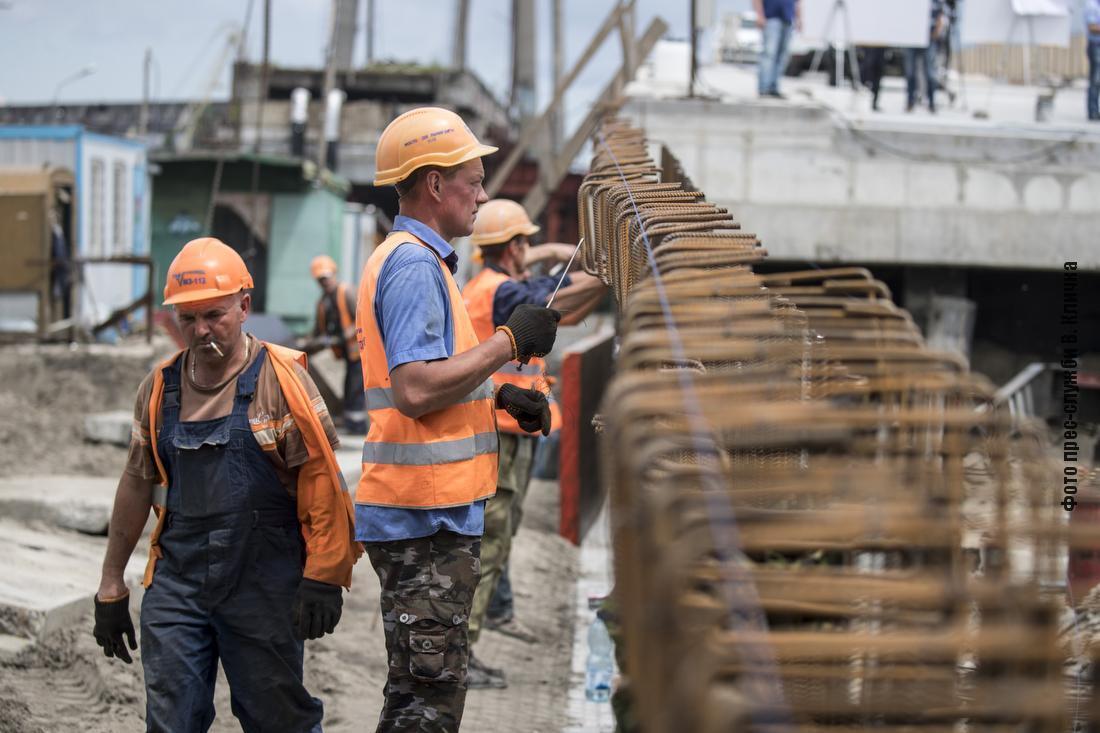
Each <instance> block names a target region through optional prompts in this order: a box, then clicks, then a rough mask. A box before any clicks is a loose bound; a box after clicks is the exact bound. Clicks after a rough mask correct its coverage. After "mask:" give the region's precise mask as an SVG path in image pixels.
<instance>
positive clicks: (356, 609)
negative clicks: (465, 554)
mask: <svg viewBox="0 0 1100 733" xmlns="http://www.w3.org/2000/svg"><path fill="white" fill-rule="evenodd" d="M173 350H174V347H173V345H172V344H171V342H170V341H168V340H167V339H163V338H158V340H156V341H154V343H153V344H152V345H151V346H150V345H147V344H145V343H144V342H143V341H136V342H132V343H126V344H122V345H118V346H103V345H90V346H89V345H81V346H76V347H72V348H70V347H68V346H65V345H50V346H32V345H21V346H7V347H0V414H3V415H4V421H3V422H2V423H0V471H2V472H3V473H4V474H5V475H8V476H16V475H58V474H77V475H88V476H112V477H113V476H118V475H119V474H120V473H121V471H122V467H123V463H124V461H125V457H126V449H125V448H123V447H120V446H113V445H105V444H93V443H88V442H86V441H85V440H84V433H83V425H84V416H85V415H87V414H89V413H93V412H101V411H108V410H127V411H129V410H132V409H133V400H134V394H135V392H136V389H137V387H138V384H139V383H140V382H141V379H142V378H143V377H144V376H145V375H146V374H147V373H148V371H149V369H151V368H152V367H153V365H154V364H156V363H157V362H158V361H159V360H161V359H163V358H165V357H166V356H168V355H170V354H171V353H172V352H173ZM312 361H313V362H314V364H315V365H316V366H318V367H320V368H321V372H322V373H323V374H324V375H325V377H326V379H328V380H329V381H330V382H331V383H333V384H334V385H336V386H338V385H340V384H341V382H342V379H343V376H342V369H341V365H339V364H336V363H335V361H334V360H332V359H330V358H327V357H326V355H325V354H318V355H316V356H315V357H314V358H313V359H312ZM329 362H333V363H329ZM347 478H348V481H349V483H352V482H353V481H354V480H355V478H356V477H355V476H350V475H349V476H348V477H347ZM557 516H558V496H557V484H556V483H554V482H544V481H535V482H534V484H533V486H532V489H531V492H530V496H529V498H528V504H527V506H526V518H525V520H524V521H525V525H524V528H523V529H522V530H521V531H520V533H519V535H518V536H517V538H516V542H515V544H514V551H513V584H514V587H515V592H516V609H517V616H518V617H519V618H520V619H521V620H522V621H523V623H524V624H525V625H526V626H528V627H529V628H531V629H532V630H534V631H536V633H538V635H539V636H540V640H539V641H538V642H536V643H533V644H526V643H523V642H520V641H518V640H515V639H513V638H511V637H506V636H502V635H500V634H498V633H496V632H493V631H488V632H486V633H485V634H484V635H483V636H482V640H481V642H480V643H479V645H478V655H479V656H480V657H482V658H483V659H485V661H486V662H488V663H490V664H492V665H493V666H500V667H504V668H505V670H506V671H507V673H508V675H509V680H510V686H509V687H508V689H505V690H475V691H470V693H469V695H468V697H467V705H466V713H465V717H464V721H463V729H464V730H471V731H487V732H492V731H509V732H511V731H517V730H523V731H532V732H540V733H550V732H555V733H556V732H557V731H560V730H561V729H562V728H563V727H564V726H565V725H566V723H567V721H566V715H565V709H566V693H567V690H568V686H569V681H570V662H571V654H572V646H573V618H574V616H573V614H574V608H573V599H574V594H575V583H576V573H577V551H576V548H574V547H573V546H572V545H570V544H569V543H568V542H566V541H565V540H563V539H562V538H560V537H558V536H557V534H556V527H557ZM58 531H60V532H64V531H63V530H58ZM82 539H83V540H84V541H85V542H87V541H92V542H96V543H99V544H101V545H102V549H105V547H106V539H105V538H98V537H97V538H89V537H87V536H84V537H83V538H82ZM102 549H100V550H99V552H100V553H101V552H102ZM138 603H139V599H138V594H137V589H135V598H134V602H133V603H132V609H131V610H132V612H133V615H134V618H135V620H136V619H137V608H138ZM88 605H89V611H90V610H91V609H90V606H91V603H90V599H89V604H88ZM91 625H92V619H91V614H90V613H89V614H88V615H87V616H86V617H85V618H84V620H83V622H82V623H81V625H80V626H78V627H73V628H68V629H64V630H62V631H60V632H56V633H52V634H51V635H49V636H48V637H47V638H46V639H45V640H44V641H41V642H39V643H37V644H36V645H34V646H32V647H31V648H29V649H27V650H26V651H24V652H23V653H21V654H20V655H18V656H17V657H15V658H14V659H12V658H10V657H9V658H7V659H5V660H3V661H0V733H8V732H12V733H55V732H57V733H60V732H61V731H71V730H80V731H82V733H108V732H110V733H115V732H116V731H139V730H143V729H144V727H145V724H144V713H145V711H144V708H145V691H144V686H143V684H144V683H143V678H142V672H141V665H140V663H135V664H133V665H125V664H122V663H121V662H119V661H117V660H108V659H106V658H104V657H103V656H102V653H101V652H100V650H99V648H98V647H97V646H96V645H95V641H94V639H93V638H92V635H91ZM135 657H136V659H135V662H139V661H140V656H139V655H135ZM305 667H306V684H307V686H308V688H309V689H310V691H311V692H312V693H313V694H314V695H316V696H318V697H320V698H321V699H322V700H323V701H324V703H325V710H326V714H325V730H326V731H329V732H330V733H331V732H333V731H335V732H337V733H339V732H340V731H361V730H371V729H373V727H374V724H375V721H376V720H377V715H378V711H379V709H380V707H381V702H382V692H381V691H382V685H383V683H384V681H385V674H386V656H385V643H384V639H383V635H382V627H381V622H380V618H379V611H378V581H377V578H376V576H375V575H374V571H373V570H372V568H371V566H370V563H369V561H368V560H367V559H366V558H365V557H364V558H363V559H362V560H361V561H360V563H359V564H358V566H357V567H356V570H355V576H354V586H353V591H352V592H351V593H350V594H347V595H346V596H345V606H344V616H343V619H342V621H341V623H340V626H339V628H338V630H337V633H336V634H335V635H333V636H331V637H327V638H324V639H320V640H317V641H313V642H309V643H308V644H307V647H306V657H305ZM215 702H216V706H217V718H216V720H215V722H214V726H213V728H212V729H211V730H212V731H214V732H215V733H224V732H227V731H234V730H239V729H240V728H239V725H238V724H237V721H236V719H235V718H234V717H233V716H232V713H231V711H230V705H229V688H228V685H227V683H226V681H225V679H224V677H221V678H220V680H219V683H218V687H217V693H216V701H215Z"/></svg>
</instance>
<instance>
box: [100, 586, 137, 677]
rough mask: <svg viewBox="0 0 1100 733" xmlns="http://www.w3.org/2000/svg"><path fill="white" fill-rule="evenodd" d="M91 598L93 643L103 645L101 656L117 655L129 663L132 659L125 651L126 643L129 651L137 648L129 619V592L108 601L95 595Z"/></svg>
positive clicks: (132, 623) (131, 622)
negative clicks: (93, 609) (93, 623)
mask: <svg viewBox="0 0 1100 733" xmlns="http://www.w3.org/2000/svg"><path fill="white" fill-rule="evenodd" d="M93 600H94V601H95V627H94V628H93V629H92V635H93V636H95V643H96V644H99V645H100V646H101V647H103V656H105V657H118V658H119V659H121V660H122V661H124V662H126V664H130V663H131V662H133V661H134V660H133V658H132V657H130V652H129V651H126V645H127V644H129V646H130V651H133V650H135V649H137V640H136V639H135V638H134V622H133V621H131V620H130V594H129V593H127V594H126V595H124V596H122V597H121V598H114V599H112V600H109V601H101V600H99V596H98V595H97V596H95V598H94V599H93ZM124 636H125V637H126V640H125V641H123V637H124Z"/></svg>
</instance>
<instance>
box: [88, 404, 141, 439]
mask: <svg viewBox="0 0 1100 733" xmlns="http://www.w3.org/2000/svg"><path fill="white" fill-rule="evenodd" d="M133 424H134V415H133V413H132V412H128V411H126V410H114V411H113V412H97V413H95V414H92V415H85V416H84V439H85V440H90V441H92V442H95V443H112V444H114V445H121V446H128V445H130V432H131V429H132V427H133Z"/></svg>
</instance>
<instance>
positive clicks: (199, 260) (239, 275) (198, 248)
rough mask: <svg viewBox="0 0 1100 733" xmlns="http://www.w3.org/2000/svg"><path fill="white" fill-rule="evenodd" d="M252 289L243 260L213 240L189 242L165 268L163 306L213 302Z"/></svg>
mask: <svg viewBox="0 0 1100 733" xmlns="http://www.w3.org/2000/svg"><path fill="white" fill-rule="evenodd" d="M251 287H252V276H251V275H249V274H248V268H247V267H245V264H244V260H242V259H241V256H240V255H239V254H237V252H236V251H235V250H234V249H233V248H232V247H230V246H229V245H227V244H226V243H225V242H222V241H221V240H219V239H214V238H213V237H202V238H201V239H192V240H191V241H190V242H188V243H187V244H185V245H183V249H181V250H180V253H179V254H178V255H176V259H174V260H172V264H171V265H169V266H168V281H167V284H166V285H165V286H164V305H178V304H180V303H195V302H198V301H200V300H213V299H215V298H221V297H223V296H226V295H232V294H233V293H239V292H240V291H242V290H247V289H249V288H251Z"/></svg>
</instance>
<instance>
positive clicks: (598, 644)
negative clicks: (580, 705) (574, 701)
mask: <svg viewBox="0 0 1100 733" xmlns="http://www.w3.org/2000/svg"><path fill="white" fill-rule="evenodd" d="M611 649H612V646H611V635H610V634H608V633H607V627H606V626H604V625H603V621H601V620H600V618H599V616H597V617H596V619H595V620H594V621H593V622H592V625H591V626H589V627H588V660H587V661H586V662H585V667H584V696H585V697H587V698H588V699H589V700H591V701H593V702H607V701H608V700H609V699H611V677H612V675H613V674H614V673H615V665H614V663H613V662H612V661H611Z"/></svg>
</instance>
